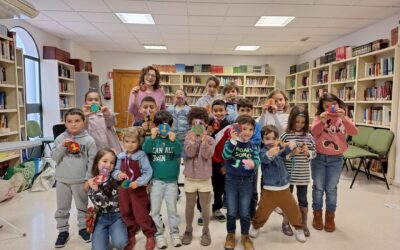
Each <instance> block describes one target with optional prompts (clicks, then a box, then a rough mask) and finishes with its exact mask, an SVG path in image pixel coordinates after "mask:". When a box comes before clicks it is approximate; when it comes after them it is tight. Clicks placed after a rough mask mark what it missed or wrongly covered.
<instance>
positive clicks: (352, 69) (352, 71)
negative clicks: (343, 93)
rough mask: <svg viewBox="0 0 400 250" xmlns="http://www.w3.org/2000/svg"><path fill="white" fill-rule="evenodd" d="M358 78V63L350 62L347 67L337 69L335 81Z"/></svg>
mask: <svg viewBox="0 0 400 250" xmlns="http://www.w3.org/2000/svg"><path fill="white" fill-rule="evenodd" d="M354 79H356V65H355V64H351V65H350V64H349V65H347V66H346V68H339V69H338V70H336V71H335V74H334V81H335V82H339V81H346V80H354Z"/></svg>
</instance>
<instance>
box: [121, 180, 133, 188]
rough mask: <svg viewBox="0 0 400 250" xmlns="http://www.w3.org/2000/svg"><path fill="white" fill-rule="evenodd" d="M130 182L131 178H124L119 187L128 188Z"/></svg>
mask: <svg viewBox="0 0 400 250" xmlns="http://www.w3.org/2000/svg"><path fill="white" fill-rule="evenodd" d="M131 183H132V181H131V180H124V181H123V182H122V183H121V187H122V188H124V189H127V188H129V186H130V185H131Z"/></svg>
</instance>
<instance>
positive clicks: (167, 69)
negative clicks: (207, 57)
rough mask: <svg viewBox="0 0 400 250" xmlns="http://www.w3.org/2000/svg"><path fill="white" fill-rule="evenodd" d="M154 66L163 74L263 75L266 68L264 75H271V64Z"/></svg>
mask: <svg viewBox="0 0 400 250" xmlns="http://www.w3.org/2000/svg"><path fill="white" fill-rule="evenodd" d="M153 66H154V67H155V68H157V69H158V70H159V71H160V72H162V73H212V74H245V73H247V74H261V73H262V71H263V68H264V74H269V64H265V65H239V66H222V65H211V64H194V65H185V64H175V65H160V64H153Z"/></svg>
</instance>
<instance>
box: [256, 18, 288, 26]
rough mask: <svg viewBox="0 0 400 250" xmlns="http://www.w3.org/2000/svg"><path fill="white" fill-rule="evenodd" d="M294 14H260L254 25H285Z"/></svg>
mask: <svg viewBox="0 0 400 250" xmlns="http://www.w3.org/2000/svg"><path fill="white" fill-rule="evenodd" d="M293 19H294V16H262V17H260V19H258V21H257V23H256V24H255V25H254V26H267V27H285V26H286V25H287V24H288V23H290V22H291V21H292V20H293Z"/></svg>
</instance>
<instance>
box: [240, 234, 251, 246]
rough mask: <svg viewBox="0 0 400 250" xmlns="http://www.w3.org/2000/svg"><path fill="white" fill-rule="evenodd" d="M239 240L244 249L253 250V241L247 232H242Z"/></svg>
mask: <svg viewBox="0 0 400 250" xmlns="http://www.w3.org/2000/svg"><path fill="white" fill-rule="evenodd" d="M240 242H241V243H242V245H243V249H244V250H254V245H253V241H251V239H250V237H249V235H248V234H242V237H241V239H240Z"/></svg>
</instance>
